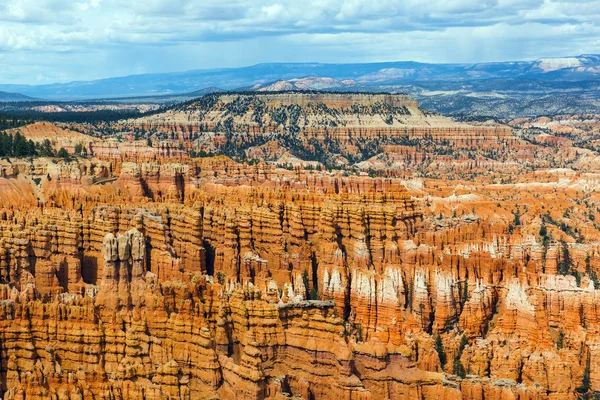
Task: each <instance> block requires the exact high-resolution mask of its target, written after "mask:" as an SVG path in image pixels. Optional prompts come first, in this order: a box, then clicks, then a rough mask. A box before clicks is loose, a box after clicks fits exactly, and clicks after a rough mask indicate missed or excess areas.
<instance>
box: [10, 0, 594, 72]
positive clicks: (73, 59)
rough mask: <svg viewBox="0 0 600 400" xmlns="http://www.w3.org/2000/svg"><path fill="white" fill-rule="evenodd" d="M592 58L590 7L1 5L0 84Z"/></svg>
mask: <svg viewBox="0 0 600 400" xmlns="http://www.w3.org/2000/svg"><path fill="white" fill-rule="evenodd" d="M590 53H600V0H593V1H587V0H571V1H563V0H432V1H426V0H276V1H269V0H252V1H246V0H240V1H231V0H144V1H137V0H120V1H118V0H0V83H15V84H16V83H18V84H45V83H55V82H71V81H75V80H92V79H99V78H106V77H114V76H124V75H132V74H142V73H158V72H173V71H185V70H191V69H206V68H223V67H239V66H247V65H253V64H258V63H266V62H330V63H351V62H375V61H406V60H412V61H421V62H436V63H446V62H452V63H475V62H486V61H507V60H533V59H537V58H541V57H557V56H568V55H579V54H590Z"/></svg>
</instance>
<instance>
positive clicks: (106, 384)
mask: <svg viewBox="0 0 600 400" xmlns="http://www.w3.org/2000/svg"><path fill="white" fill-rule="evenodd" d="M228 96H229V95H228ZM228 96H223V97H221V98H220V100H219V101H221V102H222V104H221V103H215V104H213V105H211V106H210V108H209V111H208V112H207V114H205V115H204V116H203V118H212V117H210V116H211V115H214V116H215V117H214V118H217V117H219V118H221V114H219V112H221V113H224V112H225V111H224V110H227V104H229V103H231V102H236V101H237V102H238V103H239V102H240V101H241V100H236V99H239V96H238V97H235V96H229V97H228ZM319 104H325V105H327V107H328V110H330V111H327V112H325V111H323V109H322V107H321V106H319ZM372 104H379V106H378V107H384V106H385V105H387V106H389V107H388V108H385V107H384V108H381V110H388V111H389V110H396V112H397V113H398V115H399V116H400V115H401V114H402V113H403V114H402V115H404V117H403V118H405V119H404V120H403V121H404V122H405V123H406V125H409V123H413V122H414V121H413V122H411V121H412V119H413V118H416V119H418V120H419V121H422V122H423V121H427V122H428V123H429V126H428V127H427V128H426V129H428V130H430V131H431V132H430V133H428V134H427V135H428V136H426V137H425V136H424V137H418V136H415V137H414V138H417V139H419V140H422V142H416V143H426V142H427V143H430V142H431V141H433V143H436V140H439V141H440V142H443V141H447V142H448V143H450V142H452V143H454V145H453V146H455V147H456V148H457V149H460V148H463V149H464V148H466V147H468V146H469V143H471V142H469V140H475V139H472V138H470V139H464V140H466V141H463V139H460V138H459V136H460V135H459V133H460V132H462V133H460V134H461V135H462V134H464V133H465V132H466V131H465V130H464V129H466V128H465V126H464V124H456V123H454V122H453V121H451V120H448V119H444V118H442V117H436V116H430V115H427V114H426V113H424V112H422V111H420V110H418V107H417V106H416V103H414V102H413V101H412V100H410V99H408V98H406V97H405V96H383V95H371V96H367V95H364V96H359V95H323V94H321V95H319V96H309V95H298V94H294V95H271V97H269V103H267V105H266V107H279V106H283V105H285V106H286V107H292V108H293V106H298V107H300V108H301V109H302V110H303V112H304V113H305V114H306V116H302V118H306V121H308V122H306V124H305V126H306V132H304V133H305V134H307V135H314V136H315V137H318V135H320V133H319V132H320V131H318V129H317V128H318V124H319V123H321V124H323V121H324V120H326V119H327V118H330V117H331V118H333V117H332V115H337V114H339V115H338V116H337V117H336V118H340V119H341V120H344V121H346V122H344V123H346V124H347V125H346V126H347V127H348V129H347V131H346V132H345V134H342V133H339V132H342V131H343V130H342V129H341V128H339V129H338V130H337V131H336V132H338V131H339V132H338V133H339V135H338V133H336V135H338V137H337V139H336V140H340V141H344V140H346V139H345V138H346V137H348V138H349V139H348V142H347V143H346V144H347V145H348V146H351V145H352V143H355V140H356V135H359V136H360V135H366V136H373V135H382V136H385V135H388V134H393V133H390V132H391V131H390V129H404V128H400V126H399V125H400V122H398V121H397V120H394V121H393V122H392V124H387V123H386V122H385V121H384V119H385V117H386V115H385V113H383V112H381V111H378V110H380V109H379V108H375V109H371V108H370V105H372ZM238 106H239V104H238ZM236 107H237V106H236ZM353 107H354V109H355V110H358V111H359V113H360V115H361V122H360V123H359V122H358V121H357V120H356V121H355V120H354V119H353V118H356V116H355V114H352V113H351V112H350V111H348V112H347V113H342V112H341V111H340V112H338V113H337V114H336V113H333V114H332V111H331V110H336V109H339V110H344V109H349V110H352V109H353ZM361 107H369V109H368V110H367V109H366V108H365V109H363V108H361ZM403 107H405V108H406V110H404V108H403ZM202 110H204V109H201V110H200V111H202ZM319 110H321V111H319ZM361 110H362V111H361ZM205 111H206V110H205ZM309 111H310V112H309ZM367 111H368V112H367ZM194 112H195V111H194ZM202 112H204V111H202ZM320 112H321V113H322V115H321V114H319V113H320ZM386 112H387V111H386ZM211 113H212V114H211ZM230 113H231V111H230ZM407 113H408V114H407ZM363 114H364V115H363ZM158 115H162V114H158ZM174 115H175V114H174V111H170V112H169V113H167V114H164V115H162V118H163V119H165V120H166V118H167V117H168V118H174ZM177 115H178V114H177ZM244 115H246V114H243V113H238V114H235V118H239V119H240V120H242V119H244V118H245V119H248V118H246V117H247V115H246V117H245V116H244ZM266 118H267V117H265V121H267V120H266ZM269 118H270V117H269ZM319 118H320V119H319ZM376 118H379V119H380V120H381V121H382V122H381V123H380V122H377V123H375V122H374V121H375V119H376ZM394 118H395V117H394ZM398 118H400V117H398ZM159 120H160V119H159V118H158V117H148V120H147V121H144V123H147V124H150V123H158V122H157V121H159ZM436 120H439V121H438V122H439V124H442V122H440V121H443V124H445V125H444V126H445V127H442V126H441V125H436V124H435V123H434V122H435V121H436ZM189 121H193V118H192V119H190V120H189ZM252 121H254V120H250V121H247V123H248V124H249V125H250V126H253V125H252V124H254V123H255V122H252ZM319 121H321V122H319ZM365 121H371V122H369V124H372V127H370V128H368V129H367V127H366V125H365V124H366V122H365ZM569 121H571V120H569ZM538 122H539V121H538ZM133 123H134V122H133V121H122V122H120V123H119V124H121V125H120V126H123V127H124V126H127V124H133ZM135 123H139V121H137V122H135ZM190 123H191V122H190ZM352 124H354V125H352ZM378 124H379V125H381V126H379V125H378ZM415 124H416V122H415ZM446 125H447V126H446ZM328 126H329V128H328V130H327V131H328V132H329V133H331V132H333V130H332V129H330V128H332V127H331V126H330V125H328ZM359 126H362V127H363V128H364V130H362V131H361V130H360V129H363V128H360V129H359ZM386 126H387V128H386ZM442 128H443V129H442ZM43 129H45V128H44V127H43V126H42V127H39V126H38V127H36V128H35V129H33V128H32V129H30V131H31V132H35V133H36V135H39V134H40V130H41V131H43ZM52 129H54V128H52ZM160 129H164V130H165V131H166V132H169V133H170V132H173V133H177V134H180V133H181V132H184V133H185V132H188V131H187V130H185V131H184V130H182V129H181V128H179V127H177V128H170V127H169V126H167V125H164V126H162V127H161V128H160ZM186 129H187V128H186ZM202 129H204V128H202ZM257 129H258V128H257ZM411 129H412V128H411ZM415 129H416V128H415ZM468 129H470V130H472V131H469V132H471V133H473V134H474V135H475V133H476V136H477V135H479V136H481V137H484V138H485V145H484V144H482V143H483V142H477V143H478V145H481V146H483V147H481V148H480V149H479V151H480V153H478V154H474V155H473V158H461V157H459V156H458V155H455V154H454V153H452V154H449V153H445V152H438V153H434V152H433V153H428V154H426V155H424V154H425V153H424V149H423V148H422V147H419V145H417V144H415V143H412V142H407V143H406V148H404V147H403V148H402V149H399V148H398V147H393V148H387V149H386V150H385V151H387V152H392V151H393V152H396V153H395V154H403V155H404V156H407V157H410V159H411V160H412V161H411V162H413V163H415V162H416V163H421V164H422V167H419V168H420V169H419V171H418V173H417V172H415V171H412V170H411V169H410V168H407V169H406V170H403V172H402V176H400V175H401V174H400V173H398V174H397V175H394V174H380V175H381V176H369V175H377V174H366V173H361V172H360V171H361V170H360V168H357V169H341V170H334V171H325V170H319V169H316V168H313V167H311V168H303V167H302V166H299V167H298V168H296V169H285V168H278V167H277V165H276V164H268V163H258V164H253V165H250V164H251V163H248V164H245V163H238V162H235V161H233V160H231V159H230V158H228V157H225V156H219V157H206V158H189V157H186V156H184V155H183V153H180V152H182V151H183V150H181V149H180V148H179V146H174V145H172V144H169V145H164V146H162V147H160V145H158V144H156V145H155V146H153V147H151V148H154V149H155V150H149V148H150V146H147V144H143V143H142V144H140V143H139V142H135V141H131V142H127V141H122V142H120V143H121V144H117V145H113V144H110V143H109V144H102V143H100V144H98V143H97V142H96V141H94V140H92V141H91V143H92V145H91V146H92V150H93V149H94V148H95V149H99V148H102V146H104V149H108V150H106V151H98V153H97V154H96V155H95V156H89V157H86V158H81V157H72V158H71V159H70V160H56V159H51V158H48V159H44V158H37V159H33V160H25V159H21V160H9V161H6V160H2V161H0V166H1V168H2V175H1V177H0V188H1V189H2V192H1V193H2V196H0V207H1V209H0V361H1V363H0V365H1V368H0V390H1V391H2V393H3V396H4V398H5V399H46V398H55V399H70V398H73V399H88V398H89V399H138V398H139V399H143V398H145V399H164V398H171V399H237V398H240V399H242V398H243V399H282V398H296V399H365V400H366V399H387V398H389V399H407V400H408V399H440V398H447V399H548V400H550V399H575V398H577V397H576V396H577V395H578V394H576V393H584V392H587V393H588V394H591V393H592V392H593V391H594V390H597V391H600V368H599V367H598V365H599V363H600V358H599V357H600V338H599V332H600V311H599V310H598V307H597V304H598V303H599V301H600V291H599V290H598V289H599V287H598V278H597V275H598V273H599V272H600V271H599V270H600V262H599V261H598V260H599V254H600V246H599V245H598V238H600V232H599V231H598V230H597V229H596V225H595V222H594V221H595V220H596V218H600V215H599V214H600V213H599V211H600V210H599V209H598V207H597V205H596V204H597V203H596V202H597V201H598V197H597V196H598V194H597V191H598V190H599V189H600V186H599V185H598V184H597V182H600V175H596V172H594V167H593V165H594V164H593V163H591V162H589V163H587V164H585V165H586V166H587V168H588V170H587V171H586V172H581V171H579V172H575V170H572V169H571V170H570V169H569V168H567V167H569V166H574V165H576V164H578V163H583V162H584V161H585V160H590V159H591V158H592V153H590V152H591V151H592V150H589V149H588V150H587V151H584V149H580V148H574V147H572V146H573V145H572V144H569V143H565V142H564V141H561V140H558V141H555V140H550V141H548V140H546V141H543V145H542V144H535V143H534V142H535V141H527V142H524V141H523V140H522V139H521V138H520V137H519V136H518V135H516V132H513V133H511V130H510V129H509V128H507V127H506V126H498V125H490V126H486V127H485V129H481V130H479V128H478V127H477V126H471V127H470V128H468ZM515 129H517V128H515ZM527 129H530V127H528V128H527ZM311 130H312V131H311ZM456 130H458V131H456ZM461 130H462V131H461ZM60 132H62V131H60ZM257 132H258V131H257ZM260 132H261V134H262V131H260ZM311 132H312V133H311ZM415 132H416V131H415ZM456 132H459V133H456ZM491 132H492V133H493V134H491ZM63 133H64V132H63ZM329 133H328V134H329ZM471 133H469V134H471ZM181 134H183V133H181ZM256 134H257V135H258V133H256ZM430 134H431V135H430ZM344 135H345V136H344ZM415 135H416V133H415ZM502 135H504V136H502ZM431 136H432V137H433V138H432V137H431ZM479 136H477V137H479ZM501 136H502V137H501ZM319 140H320V139H319ZM477 140H479V139H477ZM482 140H484V139H482ZM115 143H116V142H115ZM344 143H345V142H344ZM473 143H475V142H473ZM536 146H540V147H536ZM551 146H559V148H552V147H551ZM160 148H162V149H171V150H173V149H176V150H177V153H176V154H175V153H172V152H171V150H169V151H166V150H165V151H163V150H157V149H160ZM115 149H117V150H118V149H121V150H120V151H121V152H120V153H118V152H117V151H116V150H115ZM407 149H408V150H407ZM499 149H501V150H499ZM142 150H143V151H142ZM457 151H458V150H457ZM465 151H466V150H465ZM495 151H498V153H494V152H495ZM529 151H531V153H528V152H529ZM500 152H502V154H503V155H502V156H501V153H500ZM536 152H537V153H536ZM551 152H553V154H554V155H553V156H552V157H555V156H556V157H559V155H561V156H562V157H563V160H562V161H561V162H564V165H562V164H561V166H562V167H564V168H559V169H557V168H550V169H549V168H546V169H544V165H546V163H551V162H550V161H549V160H553V159H552V158H546V157H550V156H549V154H550V153H551ZM442 153H443V154H442ZM390 154H391V153H390ZM484 154H485V157H488V156H489V157H488V158H485V157H484ZM494 154H495V155H496V156H497V159H492V158H491V157H492V156H493V155H494ZM528 154H538V156H537V157H534V158H533V161H532V157H530V156H528ZM557 154H558V155H557ZM505 156H506V157H505ZM503 157H504V158H503ZM511 157H512V158H511ZM570 157H571V158H570ZM507 165H508V166H510V169H508V170H507V169H506V168H505V167H506V166H507ZM496 167H497V168H496ZM534 167H535V168H534ZM538 167H539V169H536V168H538ZM449 171H451V172H449ZM507 171H508V172H507ZM511 171H512V172H511ZM514 171H519V173H518V174H516V175H515V174H514ZM445 174H448V176H442V175H445ZM440 176H441V177H440Z"/></svg>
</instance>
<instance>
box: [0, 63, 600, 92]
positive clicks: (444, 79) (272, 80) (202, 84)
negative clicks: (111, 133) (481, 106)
mask: <svg viewBox="0 0 600 400" xmlns="http://www.w3.org/2000/svg"><path fill="white" fill-rule="evenodd" d="M598 79H600V55H581V56H576V57H562V58H541V59H539V60H536V61H517V62H494V63H478V64H426V63H418V62H413V61H406V62H385V63H366V64H320V63H291V64H258V65H254V66H251V67H244V68H227V69H210V70H194V71H187V72H174V73H164V74H144V75H132V76H125V77H119V78H108V79H100V80H95V81H80V82H71V83H60V84H50V85H37V86H35V85H12V84H0V90H1V91H6V92H11V93H20V94H21V95H24V96H29V97H35V98H39V99H45V100H83V99H88V100H89V99H100V98H114V97H138V96H160V95H180V94H185V93H190V92H196V91H201V90H203V89H206V88H213V87H215V88H220V89H222V90H232V89H246V90H270V89H271V88H272V89H277V88H279V90H281V89H284V90H294V89H295V90H305V89H307V90H315V89H318V90H346V91H398V90H406V88H408V89H409V90H408V91H411V90H410V88H411V87H412V88H419V90H420V91H422V90H426V91H427V90H439V86H440V85H443V86H445V87H446V88H447V89H448V90H463V86H465V85H467V86H470V87H479V86H492V87H494V88H497V87H501V88H507V87H512V86H514V85H516V86H523V85H525V86H528V85H531V86H538V87H540V88H542V90H544V87H546V86H552V85H553V84H555V83H556V82H581V81H596V80H598ZM0 101H6V100H4V98H3V97H2V95H0Z"/></svg>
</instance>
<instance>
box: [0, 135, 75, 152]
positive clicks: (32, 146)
mask: <svg viewBox="0 0 600 400" xmlns="http://www.w3.org/2000/svg"><path fill="white" fill-rule="evenodd" d="M59 153H60V154H57V153H56V152H55V151H54V149H53V148H52V143H50V140H48V139H45V140H44V141H43V142H41V143H35V142H34V141H33V140H31V139H29V140H28V139H27V138H26V137H25V136H23V135H21V134H20V133H19V132H17V133H15V134H11V133H6V132H0V157H34V156H41V157H54V156H57V155H58V156H59V157H62V156H65V155H68V154H67V153H66V151H65V149H61V151H59Z"/></svg>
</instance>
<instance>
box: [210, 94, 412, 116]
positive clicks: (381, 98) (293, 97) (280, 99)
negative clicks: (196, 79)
mask: <svg viewBox="0 0 600 400" xmlns="http://www.w3.org/2000/svg"><path fill="white" fill-rule="evenodd" d="M252 95H254V94H252ZM219 98H220V99H221V101H222V102H223V103H224V104H228V103H232V102H236V101H239V98H240V95H238V94H224V95H220V96H219ZM259 98H260V99H261V100H263V101H265V102H267V103H268V104H269V106H272V107H280V106H292V105H298V106H300V107H309V106H314V107H321V106H322V105H325V106H327V107H329V108H337V109H348V110H349V109H351V108H352V107H353V106H365V107H370V106H371V105H373V104H385V105H388V106H393V107H407V108H409V109H410V110H411V111H413V112H415V113H417V112H420V110H419V103H418V102H417V101H416V100H414V99H413V98H411V97H410V96H409V95H406V94H389V93H334V92H327V93H324V92H319V93H312V92H308V93H306V92H283V93H261V94H259Z"/></svg>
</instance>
